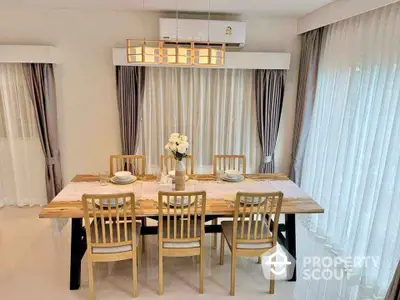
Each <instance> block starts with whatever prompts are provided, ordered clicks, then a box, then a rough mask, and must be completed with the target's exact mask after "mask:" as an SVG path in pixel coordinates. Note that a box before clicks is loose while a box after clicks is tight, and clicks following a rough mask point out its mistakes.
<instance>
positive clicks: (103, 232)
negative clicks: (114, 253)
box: [82, 193, 136, 249]
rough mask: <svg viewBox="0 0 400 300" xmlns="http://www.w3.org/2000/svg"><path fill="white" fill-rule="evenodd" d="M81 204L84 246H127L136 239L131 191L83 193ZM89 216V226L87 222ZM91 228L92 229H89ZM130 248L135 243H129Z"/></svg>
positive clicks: (133, 201)
mask: <svg viewBox="0 0 400 300" xmlns="http://www.w3.org/2000/svg"><path fill="white" fill-rule="evenodd" d="M82 203H83V210H84V219H85V225H86V226H85V228H86V238H87V242H88V249H91V248H90V247H115V246H120V245H129V244H132V243H134V242H135V241H136V215H135V195H134V194H133V193H123V194H102V195H95V194H84V195H83V196H82ZM129 217H131V218H132V223H133V224H132V232H130V227H129V226H130V225H129V222H130V220H129ZM92 219H93V226H91V225H90V224H91V220H92ZM93 228H94V232H92V229H93ZM133 229H134V230H133ZM89 246H90V247H89ZM132 247H136V245H135V244H132Z"/></svg>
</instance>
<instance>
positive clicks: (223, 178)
mask: <svg viewBox="0 0 400 300" xmlns="http://www.w3.org/2000/svg"><path fill="white" fill-rule="evenodd" d="M221 179H222V180H225V181H229V182H239V181H242V180H244V176H243V175H240V176H239V177H238V178H230V177H228V176H226V175H223V176H222V177H221Z"/></svg>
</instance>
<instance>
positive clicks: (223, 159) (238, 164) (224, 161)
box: [212, 154, 246, 249]
mask: <svg viewBox="0 0 400 300" xmlns="http://www.w3.org/2000/svg"><path fill="white" fill-rule="evenodd" d="M226 170H238V171H241V172H242V174H243V175H246V155H243V154H241V155H230V154H222V155H214V162H213V173H214V175H217V171H226ZM212 224H213V225H217V224H218V217H215V219H213V220H212ZM217 235H218V233H214V236H213V240H212V248H213V249H217Z"/></svg>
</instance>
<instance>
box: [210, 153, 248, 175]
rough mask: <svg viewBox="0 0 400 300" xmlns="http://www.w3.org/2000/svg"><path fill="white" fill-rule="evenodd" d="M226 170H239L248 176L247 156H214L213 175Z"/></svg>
mask: <svg viewBox="0 0 400 300" xmlns="http://www.w3.org/2000/svg"><path fill="white" fill-rule="evenodd" d="M226 170H238V171H241V172H242V174H243V175H246V155H242V154H241V155H225V154H224V155H214V162H213V174H214V175H217V171H226Z"/></svg>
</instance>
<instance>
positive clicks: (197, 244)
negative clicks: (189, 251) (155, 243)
mask: <svg viewBox="0 0 400 300" xmlns="http://www.w3.org/2000/svg"><path fill="white" fill-rule="evenodd" d="M198 247H200V242H187V243H178V242H176V243H174V242H172V243H171V242H166V243H164V248H198Z"/></svg>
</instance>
